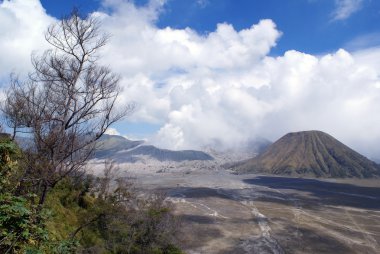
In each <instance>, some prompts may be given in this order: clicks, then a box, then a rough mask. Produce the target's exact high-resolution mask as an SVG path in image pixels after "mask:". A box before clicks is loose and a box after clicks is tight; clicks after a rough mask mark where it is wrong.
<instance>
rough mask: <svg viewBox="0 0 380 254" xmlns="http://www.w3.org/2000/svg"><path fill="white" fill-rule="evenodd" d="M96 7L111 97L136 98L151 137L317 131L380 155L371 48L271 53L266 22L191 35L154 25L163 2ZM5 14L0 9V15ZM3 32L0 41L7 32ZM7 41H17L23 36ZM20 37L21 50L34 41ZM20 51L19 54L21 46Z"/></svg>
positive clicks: (209, 139)
mask: <svg viewBox="0 0 380 254" xmlns="http://www.w3.org/2000/svg"><path fill="white" fill-rule="evenodd" d="M20 2H25V1H11V2H9V3H7V4H15V3H19V4H20ZM34 2H35V3H38V2H36V1H34ZM103 4H104V8H105V9H106V10H107V12H97V13H93V14H92V15H96V16H98V17H99V18H100V19H102V24H103V29H104V30H105V31H107V32H109V33H110V34H112V37H111V40H110V41H109V44H108V45H107V46H106V47H105V48H104V50H103V51H102V58H101V62H102V64H105V65H108V66H110V67H111V68H112V69H113V70H114V71H115V72H117V73H120V74H121V76H122V80H121V85H122V86H123V87H124V91H123V92H122V96H121V101H135V102H136V103H137V105H138V107H137V110H136V112H135V114H134V115H133V116H132V117H131V118H130V120H131V121H136V122H146V123H154V124H160V125H161V126H162V128H161V129H160V130H159V131H158V132H157V133H156V134H155V135H154V138H152V139H151V142H153V143H155V144H158V145H159V146H164V147H168V148H178V149H183V148H199V147H201V146H204V145H214V146H217V147H233V146H239V145H241V144H242V143H244V142H246V141H248V140H250V139H253V138H255V137H257V136H262V137H267V138H269V139H272V140H275V139H277V138H279V137H280V136H282V135H284V134H285V133H287V132H289V131H300V130H308V129H319V130H322V131H326V132H328V133H330V134H332V135H334V136H335V137H337V138H338V139H340V140H341V141H343V142H344V143H346V144H348V145H350V146H353V147H354V148H356V149H358V150H359V151H361V152H363V153H365V154H366V155H367V156H370V157H380V148H378V143H379V141H380V129H379V128H378V126H380V118H378V117H377V116H378V115H379V113H380V112H379V111H380V98H379V97H380V90H379V89H380V66H379V65H380V64H379V61H378V59H379V57H380V50H378V49H376V48H374V49H367V50H361V51H357V52H348V51H346V50H344V49H340V50H338V51H336V52H332V53H331V54H326V55H322V56H315V55H310V54H306V53H303V52H299V51H295V50H291V51H288V52H286V53H285V54H284V55H282V56H278V57H273V56H270V54H269V53H270V51H271V49H272V48H273V47H275V46H276V44H277V42H279V43H281V41H279V39H280V37H281V32H280V31H279V30H278V29H277V27H276V24H275V23H274V22H273V21H272V20H269V19H267V20H261V21H259V22H258V23H257V24H253V25H252V26H251V27H247V28H246V29H242V30H236V29H235V28H234V27H233V25H231V24H227V23H221V24H218V25H217V27H216V29H215V31H212V32H210V33H208V34H199V33H197V32H196V31H194V30H193V29H191V28H185V29H174V28H171V27H166V28H158V27H157V26H156V21H157V19H158V18H159V15H160V12H161V11H163V8H164V1H151V2H150V3H149V4H148V5H147V6H143V7H136V6H135V5H134V4H133V3H131V2H129V1H127V2H125V1H120V0H106V1H104V2H103ZM35 8H36V9H37V10H40V11H39V12H38V13H39V14H38V15H40V16H41V17H44V18H45V19H46V20H45V22H42V23H43V24H42V23H41V29H42V28H43V27H44V26H45V25H46V24H48V23H49V22H50V20H51V18H50V17H48V16H46V14H45V12H44V11H43V9H41V7H40V5H36V7H35ZM6 11H8V12H10V11H9V10H4V9H0V17H1V15H5V14H4V13H5V12H6ZM12 11H14V10H12ZM36 15H37V14H36ZM13 28H14V29H16V27H13ZM42 30H43V29H42ZM1 31H4V30H1ZM4 34H6V33H5V32H3V34H1V35H0V39H1V40H0V41H2V42H3V41H4V40H6V39H7V38H10V37H6V36H5V35H4ZM3 38H4V39H3ZM13 38H14V40H16V41H18V42H21V41H23V40H24V41H25V40H26V39H27V35H25V34H20V35H18V36H16V35H14V37H13ZM27 42H28V50H29V51H31V50H32V49H39V48H40V47H39V45H38V44H33V42H34V40H32V41H30V42H29V41H27ZM29 43H30V45H29ZM0 50H2V51H4V49H3V48H1V49H0ZM28 50H25V51H28ZM23 54H26V55H25V56H24V55H23ZM23 54H22V55H23V56H22V57H21V56H20V59H23V57H24V58H29V54H30V52H26V53H23ZM12 65H15V66H17V64H15V63H12V64H11V65H10V66H12ZM25 68H26V67H25ZM126 128H127V126H126ZM118 131H119V132H122V134H126V133H124V130H120V129H118Z"/></svg>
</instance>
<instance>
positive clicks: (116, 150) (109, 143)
mask: <svg viewBox="0 0 380 254" xmlns="http://www.w3.org/2000/svg"><path fill="white" fill-rule="evenodd" d="M143 143H144V141H131V140H129V139H126V138H124V137H121V136H117V135H104V136H102V138H101V139H100V140H99V142H98V144H97V150H96V152H95V158H98V159H106V158H109V159H113V160H115V161H117V162H121V163H122V162H136V161H139V160H141V159H142V157H143V156H145V157H149V158H151V159H155V160H158V161H176V162H180V161H185V160H191V161H192V160H213V157H211V156H210V155H209V154H207V153H205V152H201V151H195V150H182V151H172V150H168V149H160V148H157V147H155V146H152V145H142V144H143Z"/></svg>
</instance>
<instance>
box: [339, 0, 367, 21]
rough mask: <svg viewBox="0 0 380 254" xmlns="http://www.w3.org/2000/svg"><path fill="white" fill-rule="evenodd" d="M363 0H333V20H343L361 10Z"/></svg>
mask: <svg viewBox="0 0 380 254" xmlns="http://www.w3.org/2000/svg"><path fill="white" fill-rule="evenodd" d="M363 2H364V0H335V5H336V8H335V10H334V12H333V13H332V16H333V20H345V19H348V18H349V17H350V16H351V15H352V14H354V13H355V12H357V11H359V10H360V9H361V8H362V5H363Z"/></svg>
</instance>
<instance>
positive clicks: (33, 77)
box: [1, 11, 133, 204]
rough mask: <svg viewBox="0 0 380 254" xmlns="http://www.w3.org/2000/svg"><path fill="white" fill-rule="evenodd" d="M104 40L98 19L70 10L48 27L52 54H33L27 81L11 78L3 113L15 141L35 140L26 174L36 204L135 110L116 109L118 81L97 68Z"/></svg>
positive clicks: (106, 38) (46, 52) (99, 67)
mask: <svg viewBox="0 0 380 254" xmlns="http://www.w3.org/2000/svg"><path fill="white" fill-rule="evenodd" d="M108 38H109V37H108V36H107V35H105V34H103V33H101V31H100V23H99V21H98V20H97V19H95V18H93V17H91V16H90V17H87V18H86V19H82V18H81V17H80V15H79V14H78V12H77V11H73V12H72V14H71V15H70V16H69V17H67V18H65V19H63V20H62V21H60V22H59V23H56V24H54V25H52V26H50V27H49V28H48V30H47V32H46V34H45V39H46V41H47V42H48V43H49V44H50V45H51V46H52V49H50V50H47V51H45V52H44V53H43V54H42V55H40V56H37V55H32V64H33V67H34V72H33V73H30V74H29V78H28V79H27V80H26V81H20V80H19V79H18V78H17V77H14V76H13V77H11V86H10V88H9V90H8V92H7V97H6V100H5V102H4V103H3V105H2V108H1V109H2V111H3V114H4V116H5V119H6V123H7V125H8V126H9V127H11V128H12V129H13V135H12V136H13V138H15V136H16V135H17V133H19V132H27V133H29V134H30V136H31V137H33V139H34V147H33V149H32V150H29V152H28V156H27V159H28V162H27V163H26V165H27V174H26V175H28V176H29V178H30V179H27V180H28V181H29V182H32V184H33V186H36V187H37V188H38V193H40V198H39V203H40V204H43V203H44V202H45V198H46V193H47V191H48V190H49V188H52V187H54V186H55V185H56V184H57V183H58V182H59V181H60V180H62V179H63V178H64V177H65V176H67V175H69V174H71V173H73V172H77V171H78V170H80V169H81V168H82V167H83V165H84V163H85V162H86V161H87V160H88V159H89V158H90V156H91V155H92V153H93V150H94V145H95V141H96V140H97V139H99V138H100V137H101V136H102V134H103V133H104V132H105V131H106V130H107V128H108V127H109V126H110V125H111V124H113V123H115V122H116V121H118V120H120V119H121V118H123V117H124V116H126V115H127V114H129V113H130V112H131V111H132V110H133V105H132V104H128V105H126V106H125V107H123V108H121V107H120V106H118V109H119V110H116V108H115V103H116V100H117V98H118V95H119V92H120V89H119V86H118V84H119V77H118V76H117V75H115V74H113V73H112V72H111V71H110V69H109V68H107V67H103V66H99V65H98V64H97V60H98V54H97V53H98V50H99V49H100V48H101V47H103V46H104V45H105V44H106V42H107V40H108ZM30 176H33V177H30Z"/></svg>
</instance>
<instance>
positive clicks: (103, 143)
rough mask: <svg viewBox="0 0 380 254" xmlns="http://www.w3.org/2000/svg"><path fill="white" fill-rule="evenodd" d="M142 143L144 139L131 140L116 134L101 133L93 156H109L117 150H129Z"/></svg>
mask: <svg viewBox="0 0 380 254" xmlns="http://www.w3.org/2000/svg"><path fill="white" fill-rule="evenodd" d="M143 143H144V141H142V140H138V141H132V140H129V139H126V138H124V137H122V136H118V135H108V134H103V136H102V137H101V138H100V139H99V141H98V142H97V144H96V147H97V149H96V152H95V157H97V158H105V157H109V156H112V155H114V154H116V153H117V152H119V151H122V150H129V149H132V148H135V147H137V146H139V145H141V144H143Z"/></svg>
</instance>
